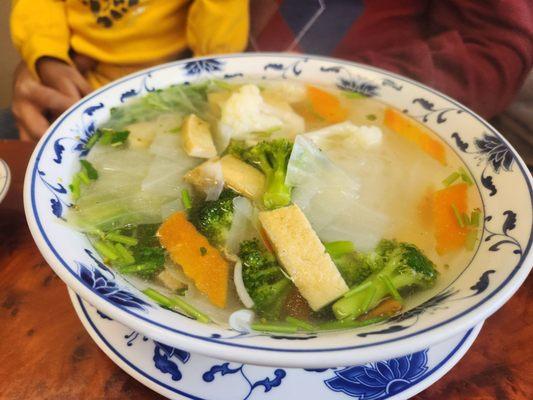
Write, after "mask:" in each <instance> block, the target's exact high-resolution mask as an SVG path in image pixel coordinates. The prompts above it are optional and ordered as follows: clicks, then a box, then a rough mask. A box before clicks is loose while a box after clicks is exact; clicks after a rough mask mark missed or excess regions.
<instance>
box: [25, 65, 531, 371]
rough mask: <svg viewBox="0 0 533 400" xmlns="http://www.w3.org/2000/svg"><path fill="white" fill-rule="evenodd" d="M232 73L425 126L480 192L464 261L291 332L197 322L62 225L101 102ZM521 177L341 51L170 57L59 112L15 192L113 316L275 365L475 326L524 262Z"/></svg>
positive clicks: (457, 117) (454, 111)
mask: <svg viewBox="0 0 533 400" xmlns="http://www.w3.org/2000/svg"><path fill="white" fill-rule="evenodd" d="M242 77H253V78H259V79H262V78H275V79H297V80H302V81H306V82H309V81H311V82H317V83H321V84H324V85H329V86H334V85H335V86H338V87H341V88H343V89H345V90H353V91H357V92H360V93H364V94H366V95H368V96H373V97H375V98H377V99H380V100H383V101H385V102H387V103H390V104H391V105H393V106H395V107H397V108H400V109H402V110H405V111H406V112H407V113H409V114H410V115H412V116H413V117H415V118H417V119H419V120H421V121H423V122H425V123H426V124H427V125H428V126H429V127H431V128H432V129H433V130H434V131H435V132H436V133H437V134H438V135H439V136H440V138H441V139H442V140H443V141H444V143H445V144H446V145H447V146H448V147H449V149H450V150H451V151H453V152H455V153H457V154H458V155H459V157H460V158H461V159H462V160H463V161H464V164H465V167H466V168H468V169H469V171H470V172H471V174H472V176H473V177H474V178H475V184H476V186H477V189H478V190H479V192H480V195H481V198H482V202H483V212H484V215H485V217H486V218H485V221H484V223H483V226H482V229H483V237H482V240H481V242H480V244H479V246H478V248H477V249H476V250H475V251H474V252H473V255H472V260H471V261H470V263H469V264H468V265H467V266H465V269H464V270H463V271H461V272H460V273H458V274H457V275H456V276H455V277H454V280H453V281H450V282H448V283H447V284H446V285H444V286H442V285H441V286H442V287H439V293H438V294H437V295H436V296H435V297H433V298H432V299H430V300H429V301H427V302H426V303H424V304H422V305H421V306H420V307H417V308H416V309H414V310H411V311H409V312H408V313H406V314H404V315H403V317H400V318H394V319H392V320H390V321H388V322H384V323H382V324H379V325H374V326H369V327H366V328H361V329H358V330H350V331H343V332H337V333H331V332H329V333H324V332H321V333H318V334H301V335H297V336H298V339H295V337H289V338H287V337H284V336H282V335H263V334H258V333H254V332H244V331H243V332H237V331H233V330H230V329H225V328H222V327H219V326H216V325H205V324H201V323H198V322H196V321H192V320H190V319H188V318H185V317H183V316H181V315H179V314H176V313H172V312H170V311H168V310H165V309H163V308H161V307H159V306H157V305H156V304H155V303H154V302H152V301H151V300H150V299H148V298H147V297H145V296H144V295H143V294H142V293H141V292H139V291H138V290H137V289H136V288H135V287H133V286H132V285H131V284H130V283H128V282H127V281H126V280H125V279H123V278H122V277H121V276H117V275H115V274H114V272H113V271H111V270H109V269H108V268H107V267H106V266H105V265H103V264H102V263H101V262H100V261H99V259H98V258H97V256H95V254H96V253H95V252H94V251H93V250H92V248H91V245H90V243H89V242H88V240H87V238H86V237H84V236H83V235H82V234H80V233H77V232H76V231H74V230H73V229H71V228H70V227H69V226H67V225H66V224H64V223H63V217H64V215H65V213H66V210H67V208H68V207H69V206H70V204H71V199H70V195H69V193H68V191H67V189H66V187H67V183H68V182H69V181H70V179H71V176H72V174H73V172H74V171H75V169H77V166H78V159H79V157H80V155H83V144H84V143H85V142H86V141H87V139H88V138H89V137H90V135H92V134H93V132H94V130H95V126H97V125H98V124H100V123H102V122H103V121H105V120H106V119H107V118H108V116H109V110H110V108H111V107H114V106H118V105H120V104H122V102H124V101H126V100H128V99H130V98H133V97H135V96H141V95H143V94H145V93H146V92H149V91H152V90H154V89H157V88H164V87H166V86H168V85H170V84H174V83H180V82H192V81H198V80H204V79H211V78H217V79H228V80H231V79H235V78H242ZM531 186H532V180H531V175H530V174H529V172H528V170H527V168H526V167H525V165H524V163H523V161H522V160H521V159H520V158H519V156H518V155H517V154H516V152H515V151H514V149H513V148H512V147H511V146H510V145H509V143H508V142H507V141H506V140H505V139H504V138H503V137H502V136H501V135H500V134H499V133H497V132H496V131H495V130H494V129H493V128H492V127H491V126H490V125H488V124H487V123H486V122H484V121H483V120H482V119H480V118H479V117H478V116H476V115H475V114H474V113H472V112H471V111H469V110H468V109H466V108H464V107H463V106H461V105H460V104H458V103H457V102H455V101H453V100H451V99H450V98H448V97H446V96H444V95H442V94H440V93H438V92H436V91H434V90H432V89H429V88H427V87H425V86H423V85H420V84H419V83H416V82H414V81H411V80H408V79H405V78H402V77H399V76H397V75H394V74H391V73H388V72H384V71H381V70H378V69H375V68H371V67H367V66H363V65H359V64H353V63H349V62H345V61H341V60H335V59H329V58H321V57H314V56H302V55H288V54H244V55H229V56H220V57H214V58H204V59H193V60H184V61H178V62H175V63H171V64H166V65H162V66H159V67H155V68H152V69H149V70H146V71H143V72H139V73H136V74H133V75H130V76H128V77H126V78H123V79H121V80H119V81H116V82H114V83H111V84H109V85H107V86H105V87H103V88H102V89H99V90H97V91H96V92H94V93H92V94H91V95H89V96H87V97H86V98H84V99H82V100H81V101H80V102H79V103H77V104H76V105H74V106H73V107H71V108H70V109H69V110H68V111H67V112H65V113H64V114H63V115H62V116H61V117H60V118H59V119H58V120H57V121H56V122H55V123H54V124H53V125H52V127H51V128H50V129H49V130H48V132H47V133H46V135H45V136H44V137H43V138H42V139H41V141H40V142H39V144H38V145H37V147H36V149H35V152H34V154H33V156H32V158H31V160H30V163H29V166H28V170H27V174H26V181H25V191H24V204H25V209H26V216H27V219H28V223H29V226H30V229H31V232H32V234H33V237H34V239H35V241H36V243H37V245H38V247H39V249H40V251H41V252H42V254H43V255H44V257H45V259H46V260H47V262H48V263H49V264H50V265H51V267H52V268H53V269H54V270H55V272H56V273H57V274H58V275H59V276H60V277H61V279H63V280H64V281H65V282H66V284H67V285H68V286H69V287H70V288H71V289H73V290H74V291H75V292H76V293H77V294H79V295H80V296H81V297H82V298H84V299H85V300H87V301H89V302H90V303H91V304H93V305H94V306H96V307H97V308H98V309H99V310H101V311H102V312H104V313H105V314H107V315H109V316H110V317H111V318H113V319H114V320H117V321H120V322H121V323H122V324H124V325H126V326H129V327H131V328H132V329H134V330H136V331H138V332H141V333H142V334H144V335H146V336H148V337H151V338H155V339H156V340H158V341H160V342H162V343H167V344H169V345H171V346H174V347H178V348H182V349H184V350H186V351H190V352H194V353H201V354H204V355H207V356H210V357H214V358H219V359H223V360H232V361H236V362H241V363H255V364H262V365H272V366H285V367H306V368H313V367H319V368H323V367H327V366H329V367H334V366H338V365H349V364H352V363H365V362H370V361H376V360H380V359H382V358H383V354H387V355H388V356H389V357H399V356H403V355H405V354H411V353H414V352H418V351H420V350H422V349H425V348H428V347H429V346H431V345H433V344H435V343H438V342H440V341H443V340H446V339H448V338H450V337H452V336H454V335H457V334H459V333H461V332H465V331H466V330H468V329H469V328H472V327H473V326H475V325H477V324H478V323H480V322H481V321H483V320H484V319H485V318H487V317H488V316H489V315H490V314H492V313H493V312H495V311H496V310H497V309H498V308H499V307H500V306H501V305H502V304H503V303H504V302H505V301H506V300H507V299H509V297H510V296H511V295H512V294H513V293H514V292H515V291H516V290H517V289H518V287H519V286H520V284H521V283H522V282H523V281H524V279H525V278H526V276H527V275H528V273H529V271H530V269H531V266H532V264H533V256H532V252H531V243H532V240H531V234H532V226H533V223H532V221H533V213H532V189H531Z"/></svg>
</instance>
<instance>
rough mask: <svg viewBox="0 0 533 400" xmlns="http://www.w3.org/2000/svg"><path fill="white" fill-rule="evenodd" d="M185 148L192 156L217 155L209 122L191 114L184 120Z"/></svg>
mask: <svg viewBox="0 0 533 400" xmlns="http://www.w3.org/2000/svg"><path fill="white" fill-rule="evenodd" d="M181 137H182V140H183V149H184V150H185V152H186V153H187V154H188V155H189V156H191V157H200V158H211V157H215V156H216V155H217V149H216V148H215V144H214V143H213V138H212V137H211V132H210V130H209V124H208V123H207V122H205V121H204V120H202V119H201V118H198V117H197V116H196V115H194V114H191V115H189V116H187V117H185V119H184V120H183V125H182V127H181Z"/></svg>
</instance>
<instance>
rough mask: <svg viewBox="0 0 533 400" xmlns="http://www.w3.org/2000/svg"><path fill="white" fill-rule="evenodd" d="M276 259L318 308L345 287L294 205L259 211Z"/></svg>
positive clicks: (334, 298) (312, 305) (330, 300)
mask: <svg viewBox="0 0 533 400" xmlns="http://www.w3.org/2000/svg"><path fill="white" fill-rule="evenodd" d="M259 221H260V222H261V224H262V226H263V229H264V231H265V233H266V235H267V237H268V239H269V241H270V243H271V244H272V247H273V248H274V251H275V253H276V255H277V257H278V260H279V262H280V263H281V265H283V267H284V268H285V270H286V271H287V272H288V274H289V275H290V276H291V279H292V280H293V282H294V284H295V285H296V287H297V288H298V290H299V291H300V293H301V295H302V296H303V297H304V298H305V299H306V300H307V302H308V303H309V306H310V307H311V308H312V309H313V310H314V311H317V310H319V309H321V308H322V307H324V306H326V305H327V304H329V303H331V302H332V301H334V300H336V299H338V298H339V297H340V296H342V295H343V294H344V293H346V292H347V291H348V286H347V285H346V282H345V281H344V279H343V278H342V276H341V274H340V272H339V270H338V269H337V267H336V266H335V264H334V263H333V260H332V259H331V257H330V256H329V254H328V253H326V249H325V247H324V245H323V244H322V242H321V241H320V239H319V238H318V236H317V234H316V233H315V231H314V230H313V228H312V227H311V224H310V223H309V221H308V220H307V218H306V217H305V215H304V213H303V212H302V210H300V208H299V207H298V206H297V205H291V206H288V207H283V208H278V209H276V210H272V211H263V212H260V213H259Z"/></svg>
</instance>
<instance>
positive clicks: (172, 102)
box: [105, 82, 212, 129]
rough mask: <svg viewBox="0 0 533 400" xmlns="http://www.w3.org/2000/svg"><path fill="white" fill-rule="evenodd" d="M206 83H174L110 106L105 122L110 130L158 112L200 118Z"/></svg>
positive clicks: (204, 99)
mask: <svg viewBox="0 0 533 400" xmlns="http://www.w3.org/2000/svg"><path fill="white" fill-rule="evenodd" d="M210 85H212V84H209V83H208V82H203V83H199V84H194V85H191V84H189V85H186V84H183V85H174V86H170V87H168V88H165V89H163V90H156V91H153V92H150V93H148V94H147V95H145V96H143V97H140V98H137V99H135V100H132V101H131V102H128V103H127V104H126V105H124V106H122V107H117V108H112V109H111V117H110V119H109V121H108V122H107V123H106V124H105V126H106V127H108V128H112V129H124V128H125V127H126V126H128V125H130V124H133V123H135V122H141V121H150V120H152V119H154V118H156V117H157V116H158V115H160V114H164V113H169V112H176V113H182V114H184V115H185V114H191V113H194V114H197V115H199V116H200V117H201V116H202V114H203V112H204V111H205V109H206V108H207V91H208V89H209V87H210Z"/></svg>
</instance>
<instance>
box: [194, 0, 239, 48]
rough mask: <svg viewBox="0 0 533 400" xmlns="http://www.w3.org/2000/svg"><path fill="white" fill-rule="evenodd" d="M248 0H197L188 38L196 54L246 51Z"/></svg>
mask: <svg viewBox="0 0 533 400" xmlns="http://www.w3.org/2000/svg"><path fill="white" fill-rule="evenodd" d="M248 29H249V13H248V0H195V1H193V3H192V4H191V6H190V8H189V15H188V19H187V41H188V43H189V47H190V48H191V50H192V52H193V54H194V55H195V56H203V55H206V54H220V53H234V52H240V51H243V50H244V49H245V48H246V45H247V44H248Z"/></svg>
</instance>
